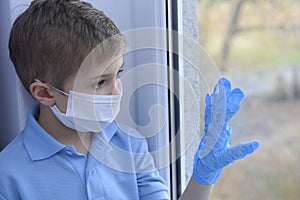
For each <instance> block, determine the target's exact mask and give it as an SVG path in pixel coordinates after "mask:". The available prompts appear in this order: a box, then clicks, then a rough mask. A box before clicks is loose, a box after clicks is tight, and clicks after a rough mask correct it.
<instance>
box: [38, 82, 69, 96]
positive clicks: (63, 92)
mask: <svg viewBox="0 0 300 200" xmlns="http://www.w3.org/2000/svg"><path fill="white" fill-rule="evenodd" d="M33 80H34V81H35V82H38V83H42V81H40V80H39V79H36V78H35V79H33ZM48 85H49V86H50V87H52V88H53V89H54V90H56V91H58V92H60V93H62V94H64V95H66V96H69V94H68V93H66V92H65V91H62V90H60V89H58V88H56V87H54V86H52V85H50V84H49V83H48Z"/></svg>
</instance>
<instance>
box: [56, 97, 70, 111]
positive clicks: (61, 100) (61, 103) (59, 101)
mask: <svg viewBox="0 0 300 200" xmlns="http://www.w3.org/2000/svg"><path fill="white" fill-rule="evenodd" d="M55 100H56V103H55V104H56V106H57V107H58V109H59V110H60V112H62V113H66V110H67V104H68V97H67V96H65V95H58V96H57V97H55Z"/></svg>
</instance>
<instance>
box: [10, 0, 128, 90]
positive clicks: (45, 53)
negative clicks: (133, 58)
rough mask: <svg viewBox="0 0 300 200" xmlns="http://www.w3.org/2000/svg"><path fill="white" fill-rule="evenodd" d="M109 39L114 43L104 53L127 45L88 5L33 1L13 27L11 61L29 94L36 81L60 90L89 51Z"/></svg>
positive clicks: (65, 0)
mask: <svg viewBox="0 0 300 200" xmlns="http://www.w3.org/2000/svg"><path fill="white" fill-rule="evenodd" d="M112 37H114V39H113V40H112V39H110V38H112ZM108 39H110V40H109V41H110V42H109V43H112V42H113V41H114V44H113V45H111V47H112V48H110V49H105V50H103V52H104V51H111V50H114V51H120V50H121V49H120V48H124V44H125V43H126V42H125V39H124V38H123V36H122V35H121V34H120V31H119V29H118V28H117V27H116V25H115V24H114V23H113V22H112V20H110V19H109V18H108V17H106V16H105V15H104V13H103V12H102V11H99V10H97V9H95V8H93V7H92V5H90V4H89V3H86V2H81V1H79V0H35V1H33V2H32V3H31V5H30V6H29V8H28V9H27V10H26V11H25V12H24V13H22V14H21V15H20V16H19V17H18V18H17V19H16V21H15V22H14V24H13V27H12V29H11V32H10V40H9V50H10V58H11V60H12V62H13V64H14V66H15V69H16V72H17V74H18V76H19V78H20V80H21V82H22V83H23V85H24V87H25V88H26V89H27V90H28V91H29V86H30V84H31V83H32V82H33V80H34V79H35V78H37V79H40V80H42V81H45V82H48V83H50V84H51V85H53V86H55V87H58V88H61V87H63V85H64V83H65V82H64V81H65V80H66V79H67V78H68V77H69V76H71V75H73V74H75V73H76V72H77V70H78V69H79V67H80V65H81V63H82V61H83V60H84V58H85V57H86V56H87V55H88V54H89V52H90V51H91V50H92V49H94V48H95V47H96V46H97V45H98V44H100V43H102V42H104V41H105V40H108ZM98 51H99V50H98ZM111 53H112V54H113V52H111ZM105 54H106V55H107V54H110V52H106V53H105Z"/></svg>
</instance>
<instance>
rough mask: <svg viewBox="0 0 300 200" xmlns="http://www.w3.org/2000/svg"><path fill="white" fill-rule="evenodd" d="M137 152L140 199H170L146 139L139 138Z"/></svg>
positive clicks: (136, 161) (136, 162)
mask: <svg viewBox="0 0 300 200" xmlns="http://www.w3.org/2000/svg"><path fill="white" fill-rule="evenodd" d="M137 152H138V153H137V154H136V156H135V164H136V170H137V183H138V190H139V196H140V199H141V200H148V199H149V200H153V199H170V197H169V191H168V187H167V184H166V182H165V180H164V179H163V178H162V177H161V176H160V174H159V172H158V170H157V169H156V168H155V165H154V161H153V158H152V156H151V154H150V153H149V151H148V145H147V142H146V139H142V140H141V142H140V145H139V148H138V150H137Z"/></svg>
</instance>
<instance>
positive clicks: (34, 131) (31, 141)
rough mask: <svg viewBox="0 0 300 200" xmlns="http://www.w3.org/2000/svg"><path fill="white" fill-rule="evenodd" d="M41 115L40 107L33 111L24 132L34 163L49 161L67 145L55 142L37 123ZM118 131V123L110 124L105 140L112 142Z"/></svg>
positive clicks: (26, 144) (104, 131)
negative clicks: (48, 159) (36, 161)
mask: <svg viewBox="0 0 300 200" xmlns="http://www.w3.org/2000/svg"><path fill="white" fill-rule="evenodd" d="M39 113H40V109H39V105H36V106H34V107H33V108H32V109H31V111H30V112H29V114H28V118H27V122H26V127H25V129H24V131H23V138H24V145H25V148H26V150H27V152H28V154H29V155H30V158H31V160H33V161H35V160H42V159H47V158H49V157H51V156H53V155H54V154H56V153H58V152H59V151H61V150H62V149H64V148H65V147H66V145H64V144H61V143H60V142H58V141H57V140H55V139H54V138H53V137H52V136H51V135H49V133H47V132H46V131H45V130H44V129H43V128H42V127H41V126H40V125H39V123H38V122H37V118H38V116H39ZM117 130H118V126H117V124H116V122H112V123H110V124H109V125H108V126H107V127H105V128H104V129H103V131H102V132H103V133H104V134H103V136H104V137H103V138H104V139H105V141H106V143H107V144H108V143H109V142H110V141H111V139H112V138H113V136H114V135H115V133H116V132H117ZM97 134H101V133H97Z"/></svg>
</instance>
